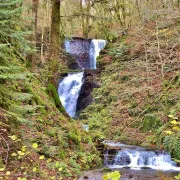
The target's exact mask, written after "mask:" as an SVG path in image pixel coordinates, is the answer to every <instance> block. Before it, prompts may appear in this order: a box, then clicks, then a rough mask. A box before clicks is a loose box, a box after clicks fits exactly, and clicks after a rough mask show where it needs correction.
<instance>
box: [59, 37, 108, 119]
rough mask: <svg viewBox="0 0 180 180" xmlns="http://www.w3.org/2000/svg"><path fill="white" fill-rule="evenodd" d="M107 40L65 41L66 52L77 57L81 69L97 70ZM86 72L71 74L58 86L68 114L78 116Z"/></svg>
mask: <svg viewBox="0 0 180 180" xmlns="http://www.w3.org/2000/svg"><path fill="white" fill-rule="evenodd" d="M105 45H106V41H105V40H96V39H93V40H91V39H82V38H74V39H73V40H66V41H65V50H66V52H68V53H69V54H71V55H72V56H74V57H75V59H76V61H77V63H78V64H79V67H80V68H81V69H82V70H83V69H96V58H97V56H98V55H99V52H100V51H101V50H102V49H103V48H104V47H105ZM83 78H84V72H79V73H69V74H68V76H67V77H65V78H64V79H63V80H62V81H61V82H60V83H59V86H58V94H59V97H60V100H61V103H62V105H63V106H64V108H65V109H66V112H67V113H68V114H69V115H70V116H71V117H75V116H76V109H77V101H78V97H79V93H80V91H81V87H82V85H83V81H84V80H83Z"/></svg>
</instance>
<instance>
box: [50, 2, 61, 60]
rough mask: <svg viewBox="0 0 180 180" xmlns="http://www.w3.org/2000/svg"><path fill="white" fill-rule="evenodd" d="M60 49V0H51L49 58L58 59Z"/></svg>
mask: <svg viewBox="0 0 180 180" xmlns="http://www.w3.org/2000/svg"><path fill="white" fill-rule="evenodd" d="M59 50H60V0H53V1H52V15H51V46H50V60H58V59H59Z"/></svg>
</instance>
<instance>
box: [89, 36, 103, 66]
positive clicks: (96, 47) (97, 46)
mask: <svg viewBox="0 0 180 180" xmlns="http://www.w3.org/2000/svg"><path fill="white" fill-rule="evenodd" d="M105 45H106V41H105V40H96V39H93V40H92V41H91V44H90V51H89V56H90V58H89V59H90V69H96V58H97V57H98V56H99V53H100V51H101V50H102V49H103V48H104V47H105Z"/></svg>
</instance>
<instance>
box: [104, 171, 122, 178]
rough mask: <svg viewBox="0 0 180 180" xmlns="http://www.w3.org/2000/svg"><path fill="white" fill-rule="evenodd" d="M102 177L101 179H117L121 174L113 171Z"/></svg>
mask: <svg viewBox="0 0 180 180" xmlns="http://www.w3.org/2000/svg"><path fill="white" fill-rule="evenodd" d="M102 178H103V180H119V179H120V178H121V174H120V173H119V171H114V172H111V173H107V174H105V175H103V177H102Z"/></svg>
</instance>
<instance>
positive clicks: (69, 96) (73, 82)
mask: <svg viewBox="0 0 180 180" xmlns="http://www.w3.org/2000/svg"><path fill="white" fill-rule="evenodd" d="M83 74H84V73H83V72H80V73H69V74H68V76H67V77H65V78H64V79H63V80H62V81H61V82H60V83H59V87H58V94H59V96H60V100H61V103H62V105H63V106H64V108H65V109H66V112H67V113H68V114H69V115H70V116H71V117H74V116H75V115H76V105H77V99H78V96H79V92H80V90H81V86H82V84H83Z"/></svg>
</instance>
